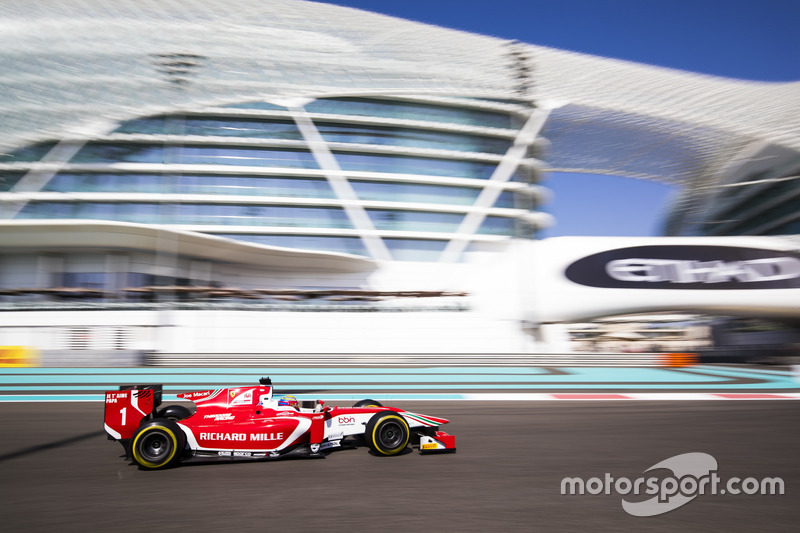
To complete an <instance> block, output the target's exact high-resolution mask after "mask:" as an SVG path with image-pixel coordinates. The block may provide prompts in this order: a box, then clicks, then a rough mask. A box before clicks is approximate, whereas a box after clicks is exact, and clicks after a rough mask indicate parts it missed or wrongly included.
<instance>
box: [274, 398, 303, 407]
mask: <svg viewBox="0 0 800 533" xmlns="http://www.w3.org/2000/svg"><path fill="white" fill-rule="evenodd" d="M278 405H279V406H288V407H294V408H295V409H297V408H298V407H299V406H300V404H299V403H298V402H297V398H295V397H294V396H282V397H281V399H280V400H278Z"/></svg>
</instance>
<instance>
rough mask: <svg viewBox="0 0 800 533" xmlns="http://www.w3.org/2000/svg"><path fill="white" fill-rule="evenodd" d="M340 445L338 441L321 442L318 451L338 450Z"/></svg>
mask: <svg viewBox="0 0 800 533" xmlns="http://www.w3.org/2000/svg"><path fill="white" fill-rule="evenodd" d="M341 445H342V443H341V442H340V441H338V440H335V441H331V442H323V443H322V444H320V445H319V449H320V450H327V449H328V448H339V447H340V446H341Z"/></svg>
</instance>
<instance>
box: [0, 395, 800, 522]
mask: <svg viewBox="0 0 800 533" xmlns="http://www.w3.org/2000/svg"><path fill="white" fill-rule="evenodd" d="M397 405H398V406H399V407H405V408H408V409H413V410H415V411H418V412H422V413H427V414H432V415H441V416H445V417H447V418H449V419H450V420H451V423H450V424H449V425H448V426H446V429H448V430H449V431H450V432H451V433H452V434H454V435H456V437H457V445H458V453H456V454H452V455H439V456H420V455H418V454H417V453H416V451H413V452H412V453H408V454H405V455H402V456H397V457H389V458H383V457H375V456H372V455H370V453H369V452H368V451H367V450H366V449H365V448H359V449H357V450H345V451H340V452H336V453H334V454H332V455H330V456H329V457H327V458H325V459H296V460H282V461H270V462H248V463H211V464H195V465H184V466H181V467H178V468H174V469H170V470H165V471H155V472H149V471H141V470H139V469H137V467H135V466H133V465H131V464H129V463H128V462H126V461H125V460H124V459H122V458H121V457H120V453H121V451H122V448H121V447H120V445H119V444H117V443H114V442H111V441H108V440H106V437H105V435H104V433H103V431H102V410H103V405H102V403H100V402H76V403H70V402H56V403H51V402H7V403H0V420H2V431H1V432H0V524H1V525H0V527H1V528H2V530H3V531H6V532H16V531H20V532H22V531H24V532H44V531H47V532H53V531H58V532H71V531H81V532H85V531H87V530H91V531H119V532H129V531H130V532H134V531H135V532H141V531H149V532H162V531H182V532H218V531H242V532H245V531H258V532H262V531H263V532H267V531H299V532H305V531H361V532H373V531H387V530H388V531H420V532H427V531H430V532H434V531H435V532H450V531H453V532H462V531H464V532H473V531H474V532H477V531H481V532H495V531H497V532H506V531H508V532H512V531H582V532H583V531H601V532H604V531H609V532H610V531H637V532H638V531H690V532H692V531H770V532H783V531H786V532H789V531H792V532H796V531H798V523H800V461H798V450H799V449H800V448H798V445H797V441H798V437H800V421H799V420H798V414H800V403H799V402H797V401H783V400H776V401H746V400H742V401H734V402H730V401H710V402H709V401H704V402H693V401H680V402H676V401H669V402H662V401H647V402H644V401H625V402H594V401H582V402H499V401H495V402H476V401H458V402H451V401H435V402H423V401H408V402H406V403H405V404H403V403H399V404H397ZM687 452H705V453H708V454H711V455H712V456H714V457H715V458H716V460H717V461H718V464H719V475H720V477H722V478H723V479H725V478H730V477H733V476H738V477H741V478H745V477H755V478H759V479H761V478H764V477H775V476H779V477H781V478H782V479H783V480H784V482H785V494H784V495H750V496H748V495H744V494H740V495H731V494H726V495H724V496H722V495H716V496H711V495H704V496H698V497H697V498H695V499H694V500H693V501H691V502H690V503H688V504H686V505H684V506H683V507H680V508H678V509H676V510H673V511H671V512H669V513H666V514H662V515H658V516H652V517H647V518H639V517H633V516H630V515H628V514H626V513H625V512H624V510H623V509H622V507H621V496H619V495H615V494H613V493H612V494H609V495H605V494H601V495H583V496H579V495H573V496H569V495H561V493H560V485H561V480H562V479H563V478H564V477H573V476H580V477H583V478H585V479H588V478H590V477H603V475H604V474H605V473H610V474H612V475H613V476H614V477H615V478H619V477H621V476H625V477H628V478H630V479H634V478H636V477H639V476H642V475H643V472H644V471H645V470H646V469H648V468H649V467H650V466H652V465H654V464H656V463H658V462H660V461H662V460H664V459H667V458H669V457H672V456H675V455H678V454H683V453H687Z"/></svg>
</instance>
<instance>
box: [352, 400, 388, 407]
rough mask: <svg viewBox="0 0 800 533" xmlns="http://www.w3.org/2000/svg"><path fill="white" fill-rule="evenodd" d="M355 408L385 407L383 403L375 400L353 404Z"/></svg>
mask: <svg viewBox="0 0 800 533" xmlns="http://www.w3.org/2000/svg"><path fill="white" fill-rule="evenodd" d="M353 407H383V404H382V403H381V402H378V401H375V400H369V399H367V400H359V401H357V402H356V403H354V404H353Z"/></svg>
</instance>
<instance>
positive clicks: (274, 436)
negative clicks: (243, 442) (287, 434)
mask: <svg viewBox="0 0 800 533" xmlns="http://www.w3.org/2000/svg"><path fill="white" fill-rule="evenodd" d="M263 440H283V433H251V434H250V441H252V442H258V441H263Z"/></svg>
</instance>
